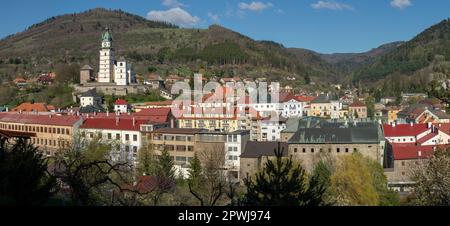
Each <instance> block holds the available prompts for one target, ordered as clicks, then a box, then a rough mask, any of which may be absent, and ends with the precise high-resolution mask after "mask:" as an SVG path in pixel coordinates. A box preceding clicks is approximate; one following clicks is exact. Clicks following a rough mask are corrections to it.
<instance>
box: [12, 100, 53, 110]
mask: <svg viewBox="0 0 450 226" xmlns="http://www.w3.org/2000/svg"><path fill="white" fill-rule="evenodd" d="M52 109H53V110H54V109H55V107H54V106H51V105H47V104H45V103H34V104H32V103H29V102H26V103H22V104H20V105H19V106H17V107H15V108H13V109H12V110H11V111H16V112H19V111H23V112H36V111H37V112H49V111H50V110H52Z"/></svg>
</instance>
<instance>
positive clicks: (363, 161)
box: [331, 152, 398, 206]
mask: <svg viewBox="0 0 450 226" xmlns="http://www.w3.org/2000/svg"><path fill="white" fill-rule="evenodd" d="M339 160H340V161H339V162H338V164H337V166H336V169H335V171H334V173H333V175H332V176H331V186H332V189H333V192H334V194H335V199H336V205H350V206H378V205H396V204H398V197H397V195H396V193H394V192H392V191H390V190H389V189H388V187H387V178H386V176H385V175H384V171H383V168H382V167H381V165H380V164H379V163H378V162H376V161H374V160H372V159H369V158H367V157H364V156H363V155H362V154H361V153H358V152H357V153H354V154H352V155H347V156H343V157H341V158H340V159H339Z"/></svg>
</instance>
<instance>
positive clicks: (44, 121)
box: [0, 113, 82, 126]
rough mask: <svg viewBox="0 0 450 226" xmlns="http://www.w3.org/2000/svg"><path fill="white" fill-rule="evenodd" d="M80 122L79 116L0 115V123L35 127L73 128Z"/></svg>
mask: <svg viewBox="0 0 450 226" xmlns="http://www.w3.org/2000/svg"><path fill="white" fill-rule="evenodd" d="M79 120H82V118H81V117H80V116H75V115H62V116H60V115H32V114H18V113H0V122H10V123H23V124H36V125H54V126H73V125H74V124H75V123H76V122H78V121H79Z"/></svg>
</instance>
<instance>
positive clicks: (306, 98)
mask: <svg viewBox="0 0 450 226" xmlns="http://www.w3.org/2000/svg"><path fill="white" fill-rule="evenodd" d="M295 99H296V100H297V101H298V102H311V101H313V100H314V99H316V97H315V96H295Z"/></svg>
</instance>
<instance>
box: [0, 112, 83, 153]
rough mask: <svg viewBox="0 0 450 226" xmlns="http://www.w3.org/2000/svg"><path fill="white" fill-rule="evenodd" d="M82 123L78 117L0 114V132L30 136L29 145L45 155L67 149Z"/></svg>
mask: <svg viewBox="0 0 450 226" xmlns="http://www.w3.org/2000/svg"><path fill="white" fill-rule="evenodd" d="M82 123H83V119H82V118H81V117H80V116H67V115H65V116H61V115H55V114H48V115H36V114H18V113H1V114H0V130H2V131H13V132H25V133H30V134H32V136H31V140H30V141H31V143H32V144H34V145H35V146H36V147H38V148H39V150H41V151H42V152H44V154H46V155H54V154H55V152H56V151H57V150H59V149H63V148H66V147H68V146H69V145H70V144H71V143H72V141H73V136H74V134H75V133H76V131H77V129H78V128H79V127H80V125H81V124H82Z"/></svg>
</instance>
